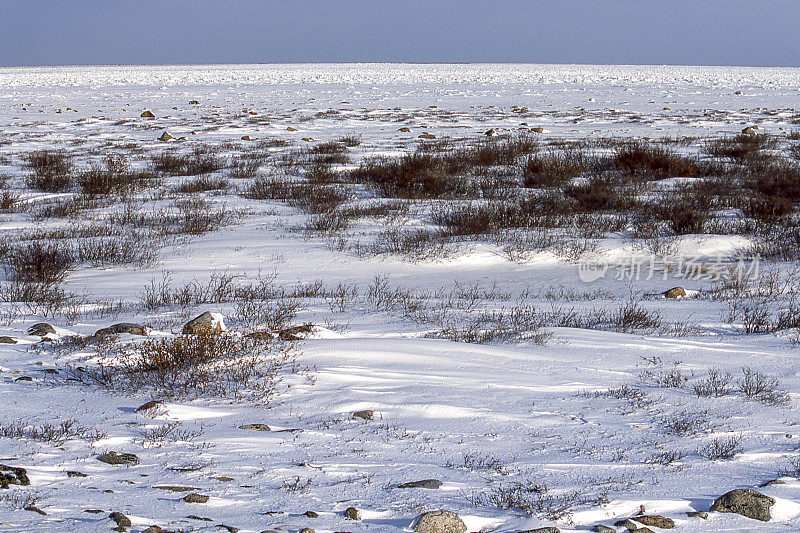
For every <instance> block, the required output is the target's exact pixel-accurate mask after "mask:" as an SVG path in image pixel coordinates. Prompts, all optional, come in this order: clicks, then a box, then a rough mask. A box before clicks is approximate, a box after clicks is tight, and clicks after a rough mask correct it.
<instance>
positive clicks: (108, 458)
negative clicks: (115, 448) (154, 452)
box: [97, 452, 139, 465]
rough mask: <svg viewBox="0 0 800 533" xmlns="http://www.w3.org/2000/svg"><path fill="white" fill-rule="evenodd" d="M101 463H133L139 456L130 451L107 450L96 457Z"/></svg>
mask: <svg viewBox="0 0 800 533" xmlns="http://www.w3.org/2000/svg"><path fill="white" fill-rule="evenodd" d="M97 460H98V461H100V462H101V463H106V464H109V465H131V464H133V465H135V464H137V463H138V462H139V458H138V457H136V456H135V455H134V454H132V453H117V452H108V453H104V454H103V455H100V456H98V457H97Z"/></svg>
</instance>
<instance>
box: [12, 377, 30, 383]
mask: <svg viewBox="0 0 800 533" xmlns="http://www.w3.org/2000/svg"><path fill="white" fill-rule="evenodd" d="M17 381H33V378H32V377H30V376H20V377H18V378H17V379H15V380H14V382H15V383H16V382H17Z"/></svg>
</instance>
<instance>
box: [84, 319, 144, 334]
mask: <svg viewBox="0 0 800 533" xmlns="http://www.w3.org/2000/svg"><path fill="white" fill-rule="evenodd" d="M122 333H128V334H130V335H143V336H147V328H146V327H144V326H141V325H139V324H130V323H127V322H123V323H120V324H114V325H112V326H108V327H107V328H102V329H98V330H97V331H96V332H95V334H94V336H95V337H104V336H106V335H120V334H122Z"/></svg>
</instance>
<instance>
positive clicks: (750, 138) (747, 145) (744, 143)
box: [704, 133, 777, 162]
mask: <svg viewBox="0 0 800 533" xmlns="http://www.w3.org/2000/svg"><path fill="white" fill-rule="evenodd" d="M776 146H777V138H775V137H771V136H769V135H747V134H745V133H741V134H739V135H736V136H734V137H723V138H721V139H714V140H711V141H709V142H707V143H706V145H705V147H704V150H705V152H706V153H707V154H709V155H711V156H714V157H725V158H729V159H733V160H736V161H739V162H743V161H746V160H753V159H759V158H762V154H761V151H762V150H766V149H772V148H775V147H776Z"/></svg>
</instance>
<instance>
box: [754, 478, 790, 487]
mask: <svg viewBox="0 0 800 533" xmlns="http://www.w3.org/2000/svg"><path fill="white" fill-rule="evenodd" d="M784 484H786V482H785V481H783V480H780V479H772V480H770V481H767V482H766V483H762V484H761V485H759V487H769V486H770V485H784Z"/></svg>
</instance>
